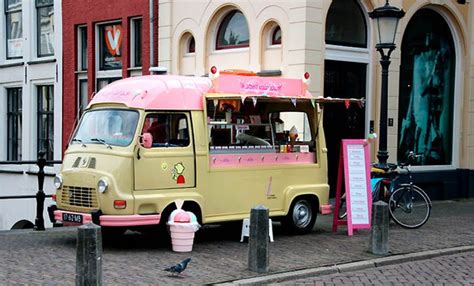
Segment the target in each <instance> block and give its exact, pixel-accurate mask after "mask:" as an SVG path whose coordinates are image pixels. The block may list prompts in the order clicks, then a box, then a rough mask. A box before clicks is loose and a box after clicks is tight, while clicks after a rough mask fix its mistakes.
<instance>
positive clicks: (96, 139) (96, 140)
mask: <svg viewBox="0 0 474 286" xmlns="http://www.w3.org/2000/svg"><path fill="white" fill-rule="evenodd" d="M91 141H93V142H99V143H102V144H104V145H105V146H107V148H109V149H112V146H110V145H109V144H108V143H107V142H105V140H104V139H100V138H92V139H91Z"/></svg>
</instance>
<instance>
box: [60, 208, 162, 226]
mask: <svg viewBox="0 0 474 286" xmlns="http://www.w3.org/2000/svg"><path fill="white" fill-rule="evenodd" d="M67 217H74V218H78V217H81V219H80V222H79V221H78V220H77V219H75V221H67V220H65V218H67ZM98 218H99V219H98V220H99V225H101V226H117V227H118V226H141V225H157V224H159V223H160V218H161V215H159V214H154V215H103V214H101V215H99V217H98ZM54 219H55V221H60V222H62V223H63V224H64V225H77V224H87V223H91V222H93V219H92V215H91V214H88V213H77V212H70V211H63V210H54Z"/></svg>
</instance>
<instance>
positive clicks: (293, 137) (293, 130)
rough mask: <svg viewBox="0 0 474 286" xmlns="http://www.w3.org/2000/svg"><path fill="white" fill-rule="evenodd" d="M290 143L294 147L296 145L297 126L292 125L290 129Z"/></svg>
mask: <svg viewBox="0 0 474 286" xmlns="http://www.w3.org/2000/svg"><path fill="white" fill-rule="evenodd" d="M289 135H290V145H291V147H293V145H295V141H296V138H298V130H297V129H296V127H295V126H293V127H291V129H290V134H289Z"/></svg>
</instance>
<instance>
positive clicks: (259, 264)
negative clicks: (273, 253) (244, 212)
mask: <svg viewBox="0 0 474 286" xmlns="http://www.w3.org/2000/svg"><path fill="white" fill-rule="evenodd" d="M268 215H269V211H268V209H267V208H265V207H264V206H256V207H254V208H252V209H251V211H250V235H249V257H248V267H249V270H251V271H254V272H258V273H264V272H268V266H269V241H268V230H269V221H268Z"/></svg>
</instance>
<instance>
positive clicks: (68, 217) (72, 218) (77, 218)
mask: <svg viewBox="0 0 474 286" xmlns="http://www.w3.org/2000/svg"><path fill="white" fill-rule="evenodd" d="M63 221H67V222H74V223H82V215H80V214H68V213H63Z"/></svg>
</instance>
